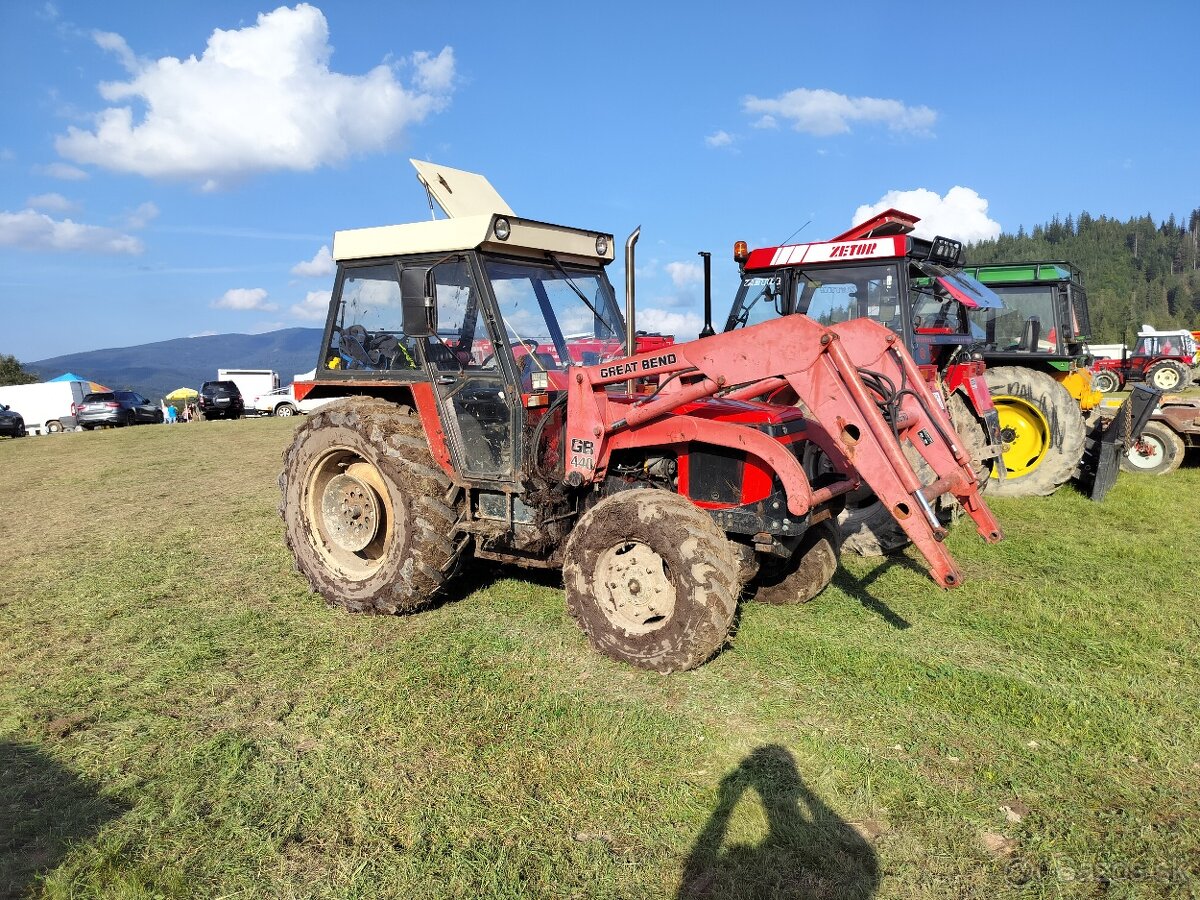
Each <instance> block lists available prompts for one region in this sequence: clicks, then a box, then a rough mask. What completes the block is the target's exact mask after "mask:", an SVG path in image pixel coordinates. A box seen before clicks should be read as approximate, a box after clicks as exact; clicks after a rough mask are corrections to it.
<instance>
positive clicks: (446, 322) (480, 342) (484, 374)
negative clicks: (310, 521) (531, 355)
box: [422, 256, 521, 481]
mask: <svg viewBox="0 0 1200 900" xmlns="http://www.w3.org/2000/svg"><path fill="white" fill-rule="evenodd" d="M431 274H432V281H433V288H434V303H435V304H436V306H437V333H436V334H432V335H429V336H427V337H426V339H425V342H424V344H423V345H422V350H423V355H424V362H425V366H426V368H427V369H428V371H429V375H430V378H431V380H432V381H433V385H434V390H435V392H436V393H437V397H438V403H439V405H440V407H441V417H442V422H443V428H444V430H445V432H446V436H447V443H448V444H449V445H450V450H451V453H453V454H454V457H455V461H456V464H457V467H458V469H459V471H461V472H463V473H464V474H465V475H467V476H469V477H472V478H477V479H483V480H488V481H511V480H512V479H513V477H514V472H515V456H516V454H515V446H514V435H515V434H517V433H518V432H517V428H518V427H519V422H518V417H519V416H520V412H521V409H520V405H519V403H518V401H519V400H520V394H519V393H518V392H517V391H516V390H515V388H514V386H513V385H511V384H510V383H508V377H507V375H506V373H505V371H504V367H503V365H502V362H501V360H502V357H503V356H504V351H503V345H502V344H501V343H500V342H499V341H498V339H497V336H496V335H494V334H492V333H491V331H490V330H489V316H487V315H486V313H485V311H484V308H483V305H484V299H483V297H484V294H483V292H482V291H481V290H480V289H479V282H478V281H477V279H476V277H475V273H474V271H473V266H472V265H471V261H470V259H469V258H468V257H466V256H460V257H454V258H452V259H449V260H445V261H443V262H440V263H438V264H437V265H435V266H434V267H433V269H432V270H431ZM497 351H500V352H497Z"/></svg>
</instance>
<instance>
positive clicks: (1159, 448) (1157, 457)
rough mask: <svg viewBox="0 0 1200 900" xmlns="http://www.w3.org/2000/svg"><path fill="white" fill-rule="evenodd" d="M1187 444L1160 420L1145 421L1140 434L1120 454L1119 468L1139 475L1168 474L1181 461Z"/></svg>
mask: <svg viewBox="0 0 1200 900" xmlns="http://www.w3.org/2000/svg"><path fill="white" fill-rule="evenodd" d="M1185 453H1187V445H1186V444H1184V442H1183V438H1181V437H1180V436H1179V435H1177V434H1176V433H1175V432H1174V431H1172V430H1171V429H1170V427H1168V426H1167V425H1165V424H1163V423H1162V422H1147V423H1146V427H1145V428H1144V429H1142V433H1141V435H1140V436H1139V437H1138V439H1137V441H1136V442H1135V443H1134V445H1133V446H1132V447H1130V448H1129V450H1128V451H1127V452H1126V453H1124V454H1122V456H1121V469H1122V470H1123V471H1126V472H1134V473H1136V474H1139V475H1170V474H1171V473H1172V472H1174V471H1175V470H1176V469H1178V468H1179V466H1180V465H1181V464H1182V463H1183V457H1184V454H1185Z"/></svg>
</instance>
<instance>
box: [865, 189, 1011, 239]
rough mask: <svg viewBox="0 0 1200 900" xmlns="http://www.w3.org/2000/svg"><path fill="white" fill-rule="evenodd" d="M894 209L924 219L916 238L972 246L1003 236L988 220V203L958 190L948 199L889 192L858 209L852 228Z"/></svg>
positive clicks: (996, 224)
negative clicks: (949, 240)
mask: <svg viewBox="0 0 1200 900" xmlns="http://www.w3.org/2000/svg"><path fill="white" fill-rule="evenodd" d="M893 207H894V208H896V209H899V210H902V211H903V212H907V213H912V214H913V215H915V216H920V217H921V221H920V222H918V223H917V226H916V228H915V230H914V231H913V234H915V235H916V236H917V237H923V238H932V237H936V236H937V235H939V234H940V235H945V236H946V237H948V238H954V239H955V240H957V241H962V242H964V243H969V242H972V241H983V240H990V239H991V238H995V237H999V236H1000V223H999V222H997V221H995V220H994V219H990V218H988V214H987V209H988V201H987V200H985V199H983V198H982V197H980V196H979V195H978V194H977V193H975V191H973V190H971V189H970V188H965V187H957V186H956V187H952V188H950V190H948V191H946V196H945V197H942V196H939V195H938V193H937V192H936V191H930V190H927V189H925V188H917V189H916V190H914V191H888V192H887V193H886V194H884V195H883V197H881V198H880V199H879V201H878V202H877V203H872V204H870V205H867V206H860V207H859V208H858V209H856V210H855V211H854V221H853V222H851V225H857V224H859V223H860V222H865V221H866V220H867V219H869V218H871V216H874V215H876V214H878V213H881V212H883V211H884V210H885V209H890V208H893Z"/></svg>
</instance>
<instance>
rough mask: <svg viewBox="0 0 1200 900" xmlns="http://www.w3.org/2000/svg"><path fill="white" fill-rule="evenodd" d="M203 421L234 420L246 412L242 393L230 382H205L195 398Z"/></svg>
mask: <svg viewBox="0 0 1200 900" xmlns="http://www.w3.org/2000/svg"><path fill="white" fill-rule="evenodd" d="M196 403H197V406H199V408H200V415H202V416H204V418H205V419H236V418H239V417H240V416H241V414H242V413H243V412H245V410H246V403H245V401H244V400H243V399H242V392H241V391H240V390H239V389H238V386H237V385H236V384H234V383H233V382H232V381H206V382H204V384H203V385H202V386H201V388H200V396H199V397H198V398H196Z"/></svg>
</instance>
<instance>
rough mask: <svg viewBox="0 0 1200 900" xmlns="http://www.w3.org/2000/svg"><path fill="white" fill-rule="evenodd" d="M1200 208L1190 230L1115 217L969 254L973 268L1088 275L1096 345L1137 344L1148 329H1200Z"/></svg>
mask: <svg viewBox="0 0 1200 900" xmlns="http://www.w3.org/2000/svg"><path fill="white" fill-rule="evenodd" d="M1198 251H1200V208H1197V209H1194V210H1192V213H1191V215H1190V216H1189V217H1188V221H1187V223H1186V224H1181V223H1179V222H1176V221H1175V216H1174V215H1172V216H1171V217H1170V218H1168V219H1167V221H1165V222H1160V223H1158V224H1155V223H1154V220H1153V219H1151V218H1150V216H1148V215H1146V216H1142V217H1140V218H1136V219H1130V220H1129V221H1127V222H1121V221H1118V220H1117V219H1110V218H1108V217H1107V216H1098V217H1092V216H1091V215H1089V214H1088V213H1086V212H1081V213H1080V214H1079V215H1078V216H1074V217H1073V216H1067V218H1066V220H1065V221H1062V220H1060V219H1059V218H1058V217H1055V218H1054V219H1052V220H1051V221H1050V222H1049V223H1048V224H1046V225H1038V226H1035V227H1034V229H1033V232H1032V233H1029V234H1027V233H1026V232H1025V229H1024V228H1021V229H1020V230H1018V231H1017V233H1016V234H1015V235H1010V234H1002V235H1000V237H998V238H996V239H995V240H992V241H983V242H981V243H978V244H971V245H969V246H968V247H967V251H966V256H967V263H968V265H982V264H985V263H994V262H1035V261H1041V260H1059V259H1063V260H1066V261H1067V262H1071V263H1074V264H1075V265H1076V266H1077V267H1078V268H1079V270H1080V271H1081V272H1082V273H1083V279H1084V280H1083V284H1084V287H1085V288H1086V290H1087V295H1088V305H1089V307H1090V310H1091V318H1092V342H1093V343H1115V342H1117V341H1120V340H1121V337H1122V333H1124V332H1128V334H1129V336H1130V338H1132V336H1133V335H1135V334H1136V333H1137V330H1138V328H1139V327H1140V326H1141V325H1142V323H1143V322H1145V323H1148V324H1150V325H1153V326H1154V327H1155V328H1158V329H1168V328H1188V329H1193V328H1200V258H1198V257H1200V252H1198Z"/></svg>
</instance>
